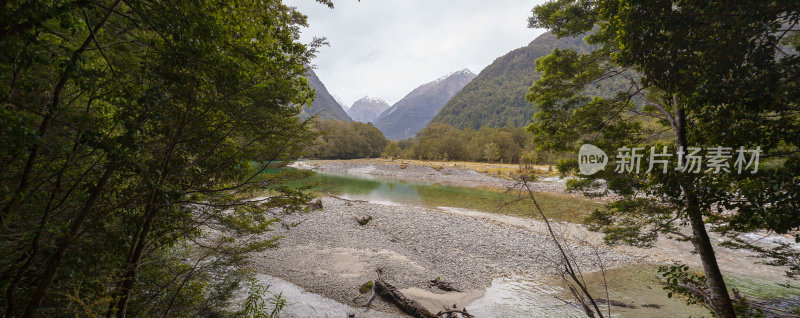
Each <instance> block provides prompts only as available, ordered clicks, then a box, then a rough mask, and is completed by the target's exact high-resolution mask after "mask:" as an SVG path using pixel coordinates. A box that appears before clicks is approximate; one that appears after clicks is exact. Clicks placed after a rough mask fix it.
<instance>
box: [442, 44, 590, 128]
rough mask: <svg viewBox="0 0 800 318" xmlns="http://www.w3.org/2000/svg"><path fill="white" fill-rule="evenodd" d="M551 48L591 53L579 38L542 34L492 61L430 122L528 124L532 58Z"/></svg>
mask: <svg viewBox="0 0 800 318" xmlns="http://www.w3.org/2000/svg"><path fill="white" fill-rule="evenodd" d="M555 48H561V49H563V48H573V49H575V50H577V51H578V52H583V53H587V52H589V51H591V50H592V46H590V45H588V44H586V42H584V41H583V37H580V38H569V37H565V38H560V39H558V38H556V37H555V36H554V35H553V34H551V33H550V32H547V33H545V34H542V35H540V36H539V37H537V38H536V39H535V40H533V41H532V42H531V43H530V44H528V45H527V46H525V47H521V48H518V49H516V50H513V51H511V52H509V53H507V54H506V55H503V56H501V57H499V58H497V59H495V60H494V62H492V64H489V66H487V67H486V68H484V69H483V71H481V72H480V74H479V75H478V76H477V77H476V78H475V79H474V80H472V82H470V83H469V84H467V85H466V86H465V87H464V88H463V89H461V91H459V92H458V94H456V95H455V96H453V98H452V99H450V101H449V102H447V105H445V106H444V107H443V108H442V110H441V111H440V112H439V113H438V114H437V115H436V117H434V118H433V121H435V122H441V123H446V124H450V125H452V126H454V127H456V128H459V129H465V128H472V129H479V128H480V127H482V126H490V127H494V128H499V127H504V126H507V125H513V126H517V127H519V126H523V125H527V124H529V123H530V122H531V117H533V113H534V109H533V105H531V103H529V102H528V101H527V100H525V95H526V94H527V93H528V88H530V87H531V85H532V84H533V82H534V81H536V80H538V79H539V74H538V73H536V69H535V68H536V59H537V58H539V57H542V56H545V55H548V54H550V53H551V52H552V51H553V49H555Z"/></svg>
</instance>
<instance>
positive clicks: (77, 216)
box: [0, 0, 325, 317]
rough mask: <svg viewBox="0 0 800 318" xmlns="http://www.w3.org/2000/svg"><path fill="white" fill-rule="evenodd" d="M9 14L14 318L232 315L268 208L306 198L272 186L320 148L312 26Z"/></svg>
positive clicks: (43, 10)
mask: <svg viewBox="0 0 800 318" xmlns="http://www.w3.org/2000/svg"><path fill="white" fill-rule="evenodd" d="M323 2H325V1H323ZM0 15H2V17H3V19H2V21H1V22H0V103H1V104H0V105H1V106H0V107H1V108H0V123H2V125H3V129H2V131H0V138H1V139H0V142H1V143H2V146H1V147H0V149H2V150H0V164H2V166H3V169H0V209H2V214H0V221H1V222H0V223H2V228H1V229H0V254H1V255H3V257H2V259H3V260H2V262H0V289H2V290H3V295H4V297H3V298H2V300H0V304H2V307H3V308H5V312H4V313H3V314H4V315H5V316H8V317H15V316H22V317H31V316H56V315H87V316H88V315H103V314H105V315H106V316H112V315H115V316H117V317H124V316H126V314H127V313H128V312H134V313H136V314H139V315H142V316H167V315H170V314H174V313H176V312H180V313H181V314H185V315H200V314H201V313H204V312H205V313H209V312H217V311H224V310H227V309H228V308H229V306H228V304H227V303H226V299H229V298H230V296H231V295H232V291H234V290H235V289H236V288H237V286H238V282H239V281H241V279H242V276H243V274H244V272H243V271H238V270H230V269H231V268H232V267H236V266H238V265H241V264H243V263H244V261H245V260H246V258H245V257H244V255H246V254H247V253H249V252H252V251H257V250H260V249H263V248H267V247H269V246H273V245H274V242H275V241H274V240H272V239H263V238H262V237H263V236H262V235H263V234H265V233H266V232H267V231H269V228H270V226H271V225H272V224H273V223H274V222H276V221H277V220H278V215H275V214H273V213H272V212H270V211H271V209H274V208H282V209H283V210H284V211H285V212H287V213H290V212H292V211H298V210H301V209H303V205H302V203H304V202H305V201H306V200H307V199H308V195H307V194H305V193H304V192H302V191H298V190H295V189H290V188H288V187H286V186H285V183H286V182H287V181H288V180H291V179H294V178H299V177H302V174H297V173H294V172H289V173H283V174H265V173H264V172H265V171H266V169H267V168H268V167H273V166H275V162H278V161H279V162H288V161H290V160H292V159H293V158H296V157H297V156H298V155H299V153H300V151H301V150H302V149H303V148H304V146H305V144H306V142H307V141H308V140H310V139H311V135H312V134H311V133H310V131H309V129H308V127H307V126H308V123H307V122H306V121H302V120H300V119H299V118H298V116H297V115H298V114H299V113H300V108H301V107H302V106H303V105H307V104H309V101H310V100H311V99H313V92H312V91H311V90H310V89H309V88H308V85H307V80H306V79H305V78H304V77H303V74H305V71H306V66H305V65H307V64H308V62H309V61H310V59H311V58H312V56H313V53H314V48H315V47H316V46H317V45H319V44H320V42H319V41H315V42H314V43H311V45H306V44H303V43H300V42H299V40H298V39H299V27H300V26H302V25H305V16H303V15H302V14H300V13H299V12H297V11H295V10H294V9H293V8H291V7H288V6H286V5H284V4H283V3H282V2H281V1H277V0H269V1H241V2H236V3H229V2H227V1H216V0H208V1H148V2H129V1H119V0H110V1H25V2H15V3H9V4H4V10H3V12H2V13H0ZM256 194H260V195H264V196H265V199H263V200H258V201H250V200H249V198H252V197H253V196H255V195H256ZM210 232H211V233H213V235H209V233H210ZM187 259H188V260H190V261H186V260H187Z"/></svg>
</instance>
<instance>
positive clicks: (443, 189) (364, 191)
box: [297, 173, 601, 222]
mask: <svg viewBox="0 0 800 318" xmlns="http://www.w3.org/2000/svg"><path fill="white" fill-rule="evenodd" d="M297 184H298V185H314V187H313V188H312V190H313V191H316V192H318V193H322V194H324V193H326V192H330V193H332V194H335V195H337V196H340V197H343V198H347V199H353V200H365V201H370V202H375V203H383V204H407V205H416V206H424V207H430V208H435V207H439V206H447V207H456V208H465V209H472V210H478V211H487V212H500V213H503V214H508V215H514V216H521V217H537V214H536V213H534V212H533V211H534V209H533V205H532V204H531V203H530V202H529V201H527V200H524V201H520V200H518V199H519V198H520V193H517V192H507V191H500V190H496V189H489V188H473V187H457V186H447V185H440V184H420V183H410V182H405V181H400V180H391V179H386V178H376V177H372V176H361V175H359V176H354V175H346V176H344V175H332V174H323V173H318V174H316V175H314V176H312V177H310V178H308V179H305V180H303V181H301V182H299V183H297ZM537 200H539V201H540V202H539V203H540V204H541V206H542V208H543V209H544V211H545V213H546V214H547V215H548V217H552V218H554V219H557V220H562V221H571V222H580V221H581V220H583V218H585V217H586V216H587V215H588V214H589V213H591V211H593V210H594V209H597V208H599V207H601V205H600V204H598V203H596V202H593V201H590V200H586V199H580V198H574V197H569V196H563V195H557V194H550V193H538V194H537Z"/></svg>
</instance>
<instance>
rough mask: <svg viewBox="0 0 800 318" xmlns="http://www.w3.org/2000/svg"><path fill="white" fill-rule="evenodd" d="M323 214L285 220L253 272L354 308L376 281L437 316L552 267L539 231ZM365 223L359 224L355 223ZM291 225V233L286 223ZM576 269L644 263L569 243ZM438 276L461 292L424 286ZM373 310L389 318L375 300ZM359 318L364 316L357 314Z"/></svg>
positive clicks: (333, 210)
mask: <svg viewBox="0 0 800 318" xmlns="http://www.w3.org/2000/svg"><path fill="white" fill-rule="evenodd" d="M322 204H323V209H322V210H321V211H315V212H311V213H310V214H297V215H291V216H287V217H285V218H284V220H283V224H286V225H287V227H282V226H280V227H277V228H276V230H275V231H274V232H272V233H271V234H274V235H281V236H284V238H283V239H281V241H280V247H279V248H276V249H271V250H268V251H266V252H263V253H260V254H258V255H255V256H253V264H254V267H255V270H256V271H258V272H260V273H264V274H267V275H270V276H275V277H280V278H282V279H284V280H287V281H289V282H292V283H294V284H297V285H298V286H301V287H303V288H304V289H306V290H307V291H310V292H312V293H316V294H320V295H323V296H325V297H328V298H331V299H334V300H336V301H339V302H342V303H344V304H347V305H350V306H353V307H358V306H359V305H361V304H363V302H364V301H366V295H362V294H360V293H359V292H358V290H359V287H360V286H361V285H362V284H364V283H366V282H367V281H369V280H373V279H375V278H376V273H375V269H376V268H381V269H382V270H383V273H384V275H385V277H386V280H387V281H388V282H390V283H392V284H394V285H395V286H397V287H398V288H400V289H401V290H403V291H404V292H407V293H408V294H409V295H410V297H413V298H415V299H417V300H419V301H421V302H422V303H423V304H427V305H428V306H429V307H430V309H431V310H433V311H437V310H439V309H441V306H442V305H447V306H452V303H456V304H457V305H459V306H466V305H468V304H469V303H471V302H472V301H474V300H476V299H478V298H480V297H481V296H482V295H483V291H484V289H486V288H487V287H489V286H490V285H491V282H492V280H493V279H495V278H497V277H511V276H514V275H523V276H526V277H542V279H543V280H550V279H551V278H546V277H549V276H548V275H550V274H553V273H554V271H555V268H557V266H558V265H557V262H558V258H557V257H555V255H557V251H556V249H555V246H554V245H553V243H552V241H551V240H550V239H549V237H547V236H546V234H544V233H543V232H542V230H543V228H541V227H538V226H540V224H537V227H528V226H525V224H513V223H509V222H504V221H502V220H499V219H493V218H491V217H489V216H487V215H483V214H481V213H478V214H469V213H465V212H464V211H459V210H449V211H448V210H447V209H444V210H439V209H426V208H417V207H410V206H397V205H384V204H375V203H369V202H351V201H344V200H340V199H335V198H323V199H322ZM369 216H371V217H372V219H371V220H370V221H369V222H368V223H367V224H366V225H363V226H362V225H359V223H358V222H357V221H356V218H364V217H369ZM298 222H299V223H300V224H299V225H297V226H296V227H290V226H288V225H290V224H294V223H298ZM569 247H570V249H571V250H572V253H574V255H575V256H576V258H577V259H579V260H582V262H581V264H580V265H581V268H582V269H583V270H585V271H587V272H594V271H597V270H599V267H598V264H596V262H595V261H594V260H595V259H597V256H600V257H601V258H602V259H603V265H604V267H605V268H617V267H621V266H626V265H630V264H636V263H640V262H643V261H649V258H648V255H647V254H646V253H620V251H616V250H614V249H612V248H607V247H604V246H602V245H601V244H591V243H588V242H582V243H578V242H577V241H570V243H569ZM437 277H439V278H440V279H441V280H444V281H447V282H451V283H452V284H453V285H454V286H455V287H456V288H457V289H459V290H461V291H463V292H462V293H445V292H442V291H440V290H438V289H433V288H430V287H428V281H429V280H432V279H435V278H437ZM373 308H375V309H377V310H380V311H385V312H390V313H397V312H396V309H394V306H392V305H390V304H387V303H384V302H382V301H378V302H377V303H375V304H373ZM364 317H369V315H367V316H364Z"/></svg>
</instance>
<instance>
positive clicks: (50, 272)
mask: <svg viewBox="0 0 800 318" xmlns="http://www.w3.org/2000/svg"><path fill="white" fill-rule="evenodd" d="M114 170H115V168H114V166H113V165H111V164H109V165H107V166H106V167H105V172H103V175H102V176H101V177H100V180H98V181H97V185H95V187H94V189H93V190H92V194H91V195H90V196H89V198H88V199H87V200H86V203H84V205H83V208H81V210H80V211H79V212H78V215H77V216H76V217H75V218H74V219H73V220H72V222H71V223H70V225H69V231H68V232H67V233H66V234H65V235H64V237H63V238H62V239H61V242H59V244H58V247H57V248H56V250H55V252H53V255H51V256H50V258H48V259H47V262H46V263H45V272H44V273H43V274H42V277H41V279H40V280H39V285H38V286H36V291H35V292H34V293H33V295H32V296H31V299H30V301H29V302H28V306H26V307H25V313H24V314H23V315H22V317H23V318H30V317H33V315H34V314H35V313H36V311H37V310H38V309H39V305H40V304H41V303H42V299H43V298H44V295H45V293H46V292H47V289H48V288H50V283H52V282H53V278H54V277H55V276H56V272H57V271H58V267H59V266H60V265H61V260H62V259H63V258H64V253H66V251H67V248H69V246H70V245H72V242H73V241H74V240H75V238H76V237H77V236H78V233H79V232H80V229H81V226H83V221H84V220H85V219H86V217H87V216H88V215H89V212H91V211H92V210H93V209H94V204H95V203H96V202H97V198H98V197H100V194H101V193H102V192H103V190H104V188H105V186H106V184H107V183H108V179H109V178H110V177H111V175H112V174H113V172H114Z"/></svg>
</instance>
